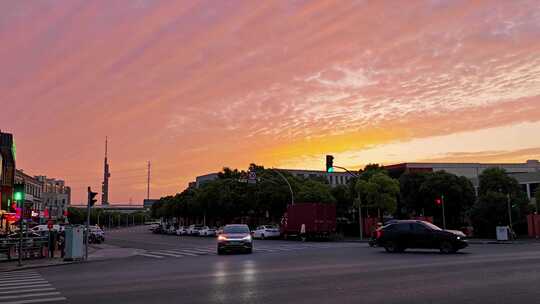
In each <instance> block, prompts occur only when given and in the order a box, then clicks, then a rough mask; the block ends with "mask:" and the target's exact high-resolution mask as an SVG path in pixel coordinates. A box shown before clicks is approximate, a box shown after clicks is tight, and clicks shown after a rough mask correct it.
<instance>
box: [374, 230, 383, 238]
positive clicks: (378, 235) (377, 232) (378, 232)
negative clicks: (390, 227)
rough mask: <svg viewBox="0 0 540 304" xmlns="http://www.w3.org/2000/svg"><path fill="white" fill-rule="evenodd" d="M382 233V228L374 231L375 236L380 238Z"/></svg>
mask: <svg viewBox="0 0 540 304" xmlns="http://www.w3.org/2000/svg"><path fill="white" fill-rule="evenodd" d="M382 235H383V231H382V230H377V231H375V236H376V237H377V238H378V239H379V238H381V237H382Z"/></svg>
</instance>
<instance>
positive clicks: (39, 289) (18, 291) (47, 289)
mask: <svg viewBox="0 0 540 304" xmlns="http://www.w3.org/2000/svg"><path fill="white" fill-rule="evenodd" d="M49 290H55V288H54V287H48V288H33V289H32V292H37V291H49ZM20 292H21V291H20V290H11V291H0V295H3V294H13V293H20Z"/></svg>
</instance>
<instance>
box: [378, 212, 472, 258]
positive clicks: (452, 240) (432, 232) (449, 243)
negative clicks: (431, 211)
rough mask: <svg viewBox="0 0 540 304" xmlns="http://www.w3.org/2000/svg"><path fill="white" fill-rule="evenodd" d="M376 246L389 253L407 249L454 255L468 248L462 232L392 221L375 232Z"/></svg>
mask: <svg viewBox="0 0 540 304" xmlns="http://www.w3.org/2000/svg"><path fill="white" fill-rule="evenodd" d="M375 244H376V245H377V246H379V247H384V249H385V250H386V251H387V252H403V251H404V250H405V249H407V248H418V249H439V250H440V251H441V252H442V253H454V252H457V251H458V250H460V249H463V248H465V247H467V246H468V244H467V240H466V239H465V234H464V233H463V232H461V231H455V230H443V229H441V228H439V227H437V226H436V225H433V224H431V223H429V222H425V221H416V220H405V221H392V222H390V223H389V224H387V225H386V226H383V227H381V228H379V229H378V230H377V231H376V232H375Z"/></svg>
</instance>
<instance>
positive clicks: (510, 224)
mask: <svg viewBox="0 0 540 304" xmlns="http://www.w3.org/2000/svg"><path fill="white" fill-rule="evenodd" d="M506 197H507V201H508V222H509V227H510V230H511V231H512V232H513V231H514V229H512V203H511V202H510V193H508V194H507V195H506Z"/></svg>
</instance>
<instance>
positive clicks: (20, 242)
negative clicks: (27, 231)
mask: <svg viewBox="0 0 540 304" xmlns="http://www.w3.org/2000/svg"><path fill="white" fill-rule="evenodd" d="M20 203H21V202H20V201H18V202H17V205H19V204H20ZM20 208H21V216H20V217H19V263H18V266H22V256H23V232H22V231H23V208H22V206H20Z"/></svg>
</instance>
